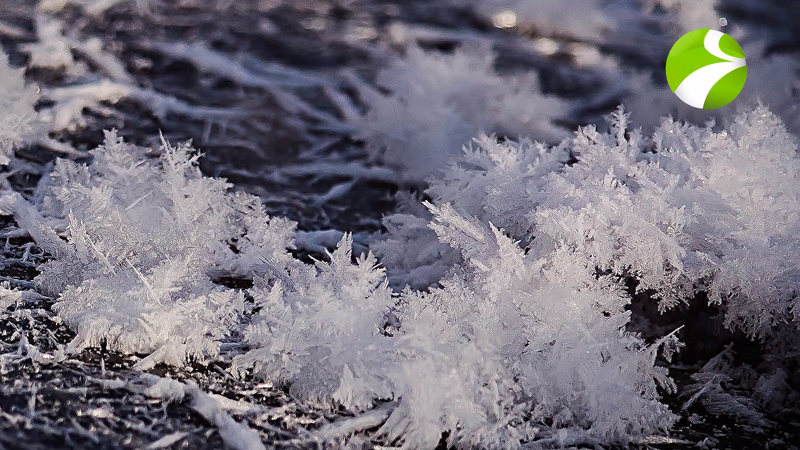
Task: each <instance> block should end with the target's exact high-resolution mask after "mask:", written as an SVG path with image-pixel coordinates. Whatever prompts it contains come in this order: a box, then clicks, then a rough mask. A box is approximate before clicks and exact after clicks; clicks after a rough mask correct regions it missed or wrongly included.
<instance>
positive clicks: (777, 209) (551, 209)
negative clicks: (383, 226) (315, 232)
mask: <svg viewBox="0 0 800 450" xmlns="http://www.w3.org/2000/svg"><path fill="white" fill-rule="evenodd" d="M610 123H611V130H610V131H609V132H599V131H597V130H596V129H595V128H594V127H593V126H590V127H584V128H582V129H580V130H579V131H578V132H577V133H576V134H575V136H574V137H572V138H570V139H568V140H565V141H564V142H562V143H561V144H560V145H559V146H557V147H554V148H550V149H545V148H544V147H542V146H535V147H534V148H531V147H530V144H527V143H514V142H505V143H498V142H497V141H496V140H495V139H493V138H490V137H485V136H484V137H483V138H479V139H477V140H476V143H477V144H478V145H477V149H476V148H474V147H468V148H466V149H465V151H464V154H463V155H462V157H461V158H459V159H458V160H456V161H455V162H454V163H453V164H452V165H451V166H450V168H449V169H448V170H447V171H446V173H445V174H444V176H442V177H439V178H436V179H431V187H430V188H429V190H428V193H429V194H430V195H431V196H432V197H433V198H434V201H435V203H437V204H438V203H442V204H444V203H447V204H451V205H452V206H453V207H454V208H455V209H456V210H458V211H459V212H461V213H462V214H467V215H470V216H475V217H478V218H480V219H481V220H482V221H491V222H492V223H495V224H496V225H498V226H502V227H503V228H504V229H506V230H508V232H510V233H511V234H512V236H514V238H516V239H519V240H521V241H522V242H523V243H525V245H526V246H528V249H529V252H531V253H532V254H535V255H539V256H541V257H544V258H547V259H551V260H553V261H554V262H556V263H557V264H562V263H564V264H575V267H581V268H582V269H581V270H582V271H583V272H584V274H585V275H591V274H594V273H596V271H597V270H600V271H601V272H605V271H608V272H610V273H613V274H616V275H619V276H632V277H634V278H635V279H636V280H638V282H639V289H641V290H644V289H652V290H654V291H655V292H656V293H657V295H658V296H659V297H660V298H661V307H662V308H669V307H671V306H674V305H675V304H677V303H679V302H681V301H686V300H688V299H690V298H692V297H693V296H694V294H696V293H697V292H699V291H704V292H706V293H707V294H708V296H709V299H710V301H711V302H715V303H723V304H725V306H726V310H727V317H726V324H727V325H729V326H738V327H741V328H743V329H745V330H746V331H748V332H750V333H753V334H758V333H763V332H766V331H767V330H768V329H769V328H770V327H771V326H772V325H774V324H776V323H779V322H783V321H786V320H787V319H791V318H797V317H796V316H794V314H797V311H800V309H798V308H797V307H796V297H797V292H798V288H799V287H800V273H798V270H797V267H796V266H797V264H796V259H795V258H794V257H793V256H792V255H793V254H795V253H797V251H798V250H800V248H799V247H798V246H799V245H800V244H798V240H797V238H796V235H797V231H798V229H800V215H799V212H800V160H798V157H797V143H796V140H795V138H794V137H793V136H791V135H790V134H789V133H788V132H787V130H786V129H785V127H784V126H783V124H782V123H781V121H780V119H779V118H777V117H776V116H775V115H773V114H772V113H771V112H769V111H768V110H767V108H766V107H763V106H760V107H758V108H756V109H755V110H753V111H751V112H747V113H743V114H740V115H738V116H736V118H735V119H734V120H733V122H732V123H731V124H730V125H729V126H727V127H726V128H725V129H719V128H716V127H714V126H713V125H712V124H709V125H708V126H705V127H698V126H694V125H687V124H681V123H678V122H675V121H673V120H669V119H667V120H664V121H663V122H662V123H661V125H660V126H659V127H658V128H657V129H656V130H655V131H654V133H653V134H652V135H651V136H648V137H644V136H642V134H641V133H640V132H639V131H637V130H629V129H627V115H626V114H624V113H623V112H622V111H621V110H620V111H618V112H617V113H616V114H615V115H613V116H612V118H611V120H610ZM532 150H533V151H532ZM568 155H570V156H572V157H574V158H576V159H577V161H576V162H574V163H571V164H569V165H567V164H560V163H559V162H558V161H559V160H560V161H564V160H565V158H566V157H567V156H568ZM465 194H466V195H465ZM386 221H387V228H388V229H389V230H390V233H389V234H388V235H387V236H385V237H383V238H382V241H381V242H379V243H378V245H377V247H376V248H378V249H379V251H380V253H383V254H387V255H388V254H392V253H395V252H397V251H398V250H399V248H404V249H405V251H406V253H405V254H404V256H403V261H399V262H400V263H401V267H400V268H399V269H393V268H391V267H390V270H394V272H396V273H395V279H396V280H398V281H403V279H404V278H403V272H406V273H412V274H413V273H414V271H417V273H416V274H415V275H414V276H415V278H414V279H419V278H420V277H422V275H421V274H420V271H422V274H425V273H428V274H433V275H436V274H441V273H444V272H445V271H446V269H447V268H446V267H442V266H438V267H437V266H436V265H435V264H436V263H435V262H433V261H434V260H436V259H437V258H431V257H430V256H429V255H430V252H431V251H432V250H431V249H436V250H438V251H439V252H442V253H444V252H447V250H446V249H443V248H441V247H435V244H431V241H432V239H431V238H430V235H429V238H428V239H427V240H425V239H422V238H420V237H419V235H417V236H416V237H415V238H414V240H412V241H408V243H406V241H407V239H405V237H404V236H407V235H409V234H410V233H409V232H408V228H414V227H418V225H417V223H416V222H415V221H414V218H413V217H411V216H409V215H396V216H390V217H389V218H387V219H386ZM397 224H401V225H399V226H398V225H397ZM420 242H422V244H420ZM409 249H412V250H415V252H414V253H409V252H408V250H409ZM565 259H567V260H569V262H563V261H564V260H565ZM429 260H430V263H431V264H434V266H433V267H426V264H427V263H428V261H429ZM441 260H445V261H446V258H444V259H441ZM388 261H390V262H397V259H396V258H395V259H393V258H392V257H389V258H388ZM414 263H417V264H416V265H415V264H414ZM403 264H404V265H403ZM573 276H575V275H573ZM422 279H423V280H427V281H431V277H428V278H425V277H422Z"/></svg>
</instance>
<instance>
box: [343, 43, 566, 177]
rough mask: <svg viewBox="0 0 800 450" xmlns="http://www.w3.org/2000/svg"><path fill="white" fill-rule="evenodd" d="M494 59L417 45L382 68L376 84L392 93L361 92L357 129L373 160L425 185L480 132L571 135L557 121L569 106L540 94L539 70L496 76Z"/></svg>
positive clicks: (478, 52) (481, 49)
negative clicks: (362, 112) (362, 107)
mask: <svg viewBox="0 0 800 450" xmlns="http://www.w3.org/2000/svg"><path fill="white" fill-rule="evenodd" d="M494 58H495V57H494V54H493V52H492V51H491V49H490V48H488V47H487V46H473V47H469V46H468V47H464V48H460V49H458V50H456V51H455V52H454V53H452V54H443V53H438V52H426V51H423V50H421V49H420V48H418V47H415V46H412V47H410V48H409V49H408V50H407V54H406V55H405V56H404V57H402V58H398V59H396V60H394V61H393V62H392V63H391V64H390V65H389V66H388V67H387V68H385V69H383V70H381V72H380V73H379V74H378V79H377V84H378V86H379V87H380V88H382V89H385V90H386V91H388V93H386V94H384V93H381V92H378V91H375V90H369V89H362V92H361V95H362V96H363V97H364V102H365V103H366V105H367V108H368V112H367V115H366V117H364V118H362V119H360V120H358V121H359V122H360V123H358V124H357V125H358V126H359V130H360V131H359V135H360V136H361V137H363V138H364V139H365V140H366V142H367V149H368V150H369V151H370V153H371V154H372V156H373V157H375V158H376V159H379V160H381V161H383V162H385V163H386V164H389V165H392V166H397V167H399V168H401V169H403V174H404V176H405V177H408V178H410V179H412V180H415V181H421V180H424V179H425V178H426V177H428V176H430V175H432V174H435V173H436V172H437V170H438V169H439V168H441V167H442V166H444V164H445V163H446V162H447V161H448V159H449V158H450V157H451V156H454V155H455V154H457V152H458V149H459V148H461V145H462V144H464V143H465V142H467V141H468V140H469V139H470V138H471V137H472V136H473V135H474V134H475V133H476V132H477V131H479V130H484V131H486V132H496V133H502V134H505V135H509V136H511V137H513V138H519V137H522V136H532V137H534V138H536V139H540V140H547V141H549V140H559V139H561V138H562V137H563V136H564V135H565V134H566V133H565V131H564V130H562V129H560V128H559V127H557V126H556V125H554V124H553V123H552V121H553V119H558V118H562V117H564V116H565V115H566V113H567V112H568V111H567V104H566V103H565V102H563V101H561V100H559V99H557V98H555V97H549V96H546V95H543V94H542V93H541V92H540V90H539V84H538V79H537V76H536V74H535V73H525V74H521V75H518V76H503V75H499V74H497V73H496V72H495V70H494V67H493V64H494Z"/></svg>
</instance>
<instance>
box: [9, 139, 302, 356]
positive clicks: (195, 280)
mask: <svg viewBox="0 0 800 450" xmlns="http://www.w3.org/2000/svg"><path fill="white" fill-rule="evenodd" d="M91 154H92V156H93V158H94V159H93V162H92V164H90V165H89V166H86V165H84V164H77V163H75V162H72V161H68V160H59V161H58V162H57V163H56V165H55V168H54V169H53V171H52V173H51V174H49V176H47V177H46V178H45V179H44V180H43V181H42V182H41V183H40V186H39V192H38V195H37V198H38V199H40V203H39V204H38V205H36V206H34V205H30V204H28V203H27V202H25V201H24V200H22V199H19V200H18V202H17V205H16V207H15V215H16V218H17V221H18V223H19V224H20V226H21V227H22V228H24V229H26V230H27V231H28V232H29V233H30V234H31V236H33V237H34V239H35V240H36V242H37V244H38V245H39V246H40V247H41V248H42V249H44V250H45V251H46V252H48V253H49V254H50V255H52V260H50V261H48V262H47V263H45V264H44V265H43V266H42V267H40V271H41V274H40V275H39V276H37V278H36V280H35V281H36V284H37V286H38V288H39V290H40V291H41V292H42V293H44V294H46V295H50V296H53V297H57V303H56V305H55V310H56V311H57V312H58V314H59V315H60V316H61V317H62V318H63V319H64V321H65V322H66V323H67V324H68V325H70V326H71V327H72V328H73V329H75V330H76V332H77V335H76V337H75V338H74V340H73V342H72V345H71V346H72V347H73V348H75V349H81V348H84V347H87V346H98V345H100V344H102V343H105V345H107V346H108V347H109V348H112V349H115V350H120V351H123V352H128V353H133V352H140V353H148V354H150V356H149V357H148V359H146V360H144V361H142V362H141V363H140V366H141V367H146V366H150V365H152V364H155V363H158V362H167V363H169V364H178V365H180V364H183V363H184V361H185V360H186V357H187V355H189V356H191V357H193V358H196V359H198V360H203V359H206V358H209V357H214V356H216V355H217V354H218V352H219V342H220V340H221V339H223V338H224V337H225V336H226V335H228V334H229V333H231V332H232V331H233V330H235V327H234V326H235V325H236V324H237V323H238V320H239V315H240V314H241V313H242V311H243V300H244V297H243V294H242V293H241V292H237V291H233V290H230V289H224V288H222V287H220V286H217V285H215V284H214V282H213V281H214V278H215V277H218V276H220V275H221V274H234V275H236V274H238V273H247V274H248V275H249V274H251V273H254V272H255V273H267V272H269V271H270V270H278V269H277V268H278V267H281V268H282V266H285V265H286V264H288V263H290V262H291V261H292V259H291V256H290V255H289V254H288V251H287V248H288V247H289V246H290V245H291V240H292V237H293V233H294V228H293V224H291V223H290V222H288V221H286V220H283V219H280V218H270V217H267V215H266V214H265V213H264V210H263V207H262V205H261V203H260V201H259V200H258V198H256V197H252V196H247V195H242V194H238V193H232V192H228V188H229V187H230V185H229V184H227V183H225V182H224V181H221V180H216V179H212V178H207V177H204V176H202V174H201V173H200V171H199V169H198V167H197V164H196V162H197V158H198V156H196V155H195V156H193V155H192V154H191V149H190V148H189V147H187V146H178V147H172V146H170V145H168V144H166V143H165V144H164V146H163V147H162V149H161V155H160V158H153V157H151V156H149V155H147V154H146V152H145V150H144V149H142V148H139V147H136V146H133V145H129V144H125V143H124V142H122V140H121V139H119V138H118V137H117V135H116V134H115V133H114V132H109V133H107V134H106V141H105V144H103V146H101V147H99V148H98V149H96V150H93V151H92V152H91ZM45 218H49V219H50V220H46V219H45ZM61 228H65V233H66V236H67V239H66V241H65V240H62V239H61V237H60V236H59V234H58V233H59V231H60V229H61Z"/></svg>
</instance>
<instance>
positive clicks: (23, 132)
mask: <svg viewBox="0 0 800 450" xmlns="http://www.w3.org/2000/svg"><path fill="white" fill-rule="evenodd" d="M23 72H24V70H23V69H17V68H14V67H12V66H11V65H10V64H9V63H8V56H6V54H5V53H3V52H2V51H0V80H2V81H0V108H1V110H2V111H3V114H1V115H0V165H5V164H8V162H9V161H10V157H11V156H12V155H13V151H14V148H15V147H16V146H18V145H19V144H21V143H23V142H25V141H26V140H27V139H29V138H30V137H31V136H32V133H34V131H35V122H36V120H37V115H36V111H35V110H34V109H33V107H34V105H35V104H36V101H37V100H38V99H39V95H38V89H37V88H36V87H33V86H28V85H26V83H25V77H24V74H23Z"/></svg>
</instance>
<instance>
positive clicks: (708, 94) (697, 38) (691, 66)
mask: <svg viewBox="0 0 800 450" xmlns="http://www.w3.org/2000/svg"><path fill="white" fill-rule="evenodd" d="M666 70H667V83H669V87H670V89H672V92H674V93H675V95H677V96H678V98H680V99H681V100H683V102H684V103H686V104H687V105H689V106H693V107H695V108H700V109H716V108H719V107H721V106H725V105H727V104H728V103H730V102H732V101H733V99H735V98H736V96H737V95H739V93H740V92H742V88H743V87H744V82H745V80H746V79H747V65H746V64H745V61H744V51H743V50H742V47H740V46H739V44H738V43H737V42H736V41H735V40H734V39H733V38H732V37H730V36H729V35H727V34H725V33H723V32H721V31H717V30H711V29H708V28H704V29H701V30H694V31H691V32H689V33H686V34H685V35H683V37H681V38H680V39H678V42H676V43H675V45H673V46H672V50H670V52H669V56H667V68H666Z"/></svg>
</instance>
